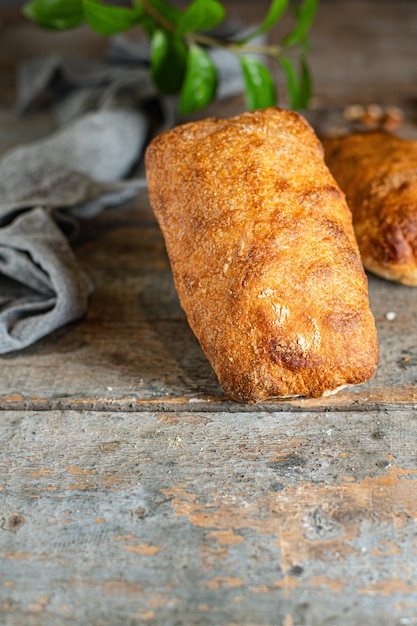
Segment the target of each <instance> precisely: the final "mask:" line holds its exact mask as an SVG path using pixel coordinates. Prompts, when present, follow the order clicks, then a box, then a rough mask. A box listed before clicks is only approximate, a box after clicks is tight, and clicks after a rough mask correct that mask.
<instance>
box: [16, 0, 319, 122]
mask: <svg viewBox="0 0 417 626" xmlns="http://www.w3.org/2000/svg"><path fill="white" fill-rule="evenodd" d="M318 2H319V0H297V2H296V3H295V4H294V5H293V7H292V8H293V9H294V11H293V12H292V14H293V21H294V25H293V30H292V31H291V32H290V33H289V35H287V36H286V37H284V38H283V39H282V40H281V41H279V42H274V43H265V44H256V43H253V40H254V38H255V37H256V36H257V35H261V34H262V33H266V32H267V31H269V30H270V29H271V27H272V26H273V25H274V24H276V23H277V22H278V21H279V20H280V19H281V17H282V15H283V14H284V12H285V11H286V10H287V9H288V7H289V6H290V3H291V0H269V8H268V11H267V13H266V15H265V17H264V19H263V21H262V22H261V24H260V25H259V26H258V27H257V28H256V29H255V30H253V32H252V33H251V34H250V35H246V36H245V37H242V38H241V39H239V40H230V39H221V38H218V37H216V36H212V35H209V34H207V33H210V32H213V29H214V28H215V27H216V26H218V25H219V24H221V23H222V22H223V21H224V19H225V16H226V12H225V7H224V3H222V2H220V1H219V0H191V2H190V3H189V5H188V6H187V8H186V9H185V10H184V11H179V10H178V9H176V8H175V6H174V5H173V3H172V2H170V1H169V0H133V7H132V8H126V7H121V6H118V5H114V4H112V3H111V2H110V3H109V2H108V1H107V0H105V1H103V0H29V1H28V2H26V4H25V6H24V8H23V11H24V13H25V15H26V16H27V17H29V18H30V19H33V20H34V21H35V22H37V23H38V24H39V25H40V26H43V27H45V28H52V29H58V30H63V29H67V28H74V27H75V26H78V25H80V24H82V23H83V22H87V23H88V24H89V26H90V27H91V28H92V29H93V30H94V31H95V32H97V33H100V34H101V35H105V36H110V35H114V34H116V33H119V32H123V31H126V30H128V29H130V28H132V27H133V26H136V25H141V26H142V27H143V29H144V30H145V32H146V34H147V35H148V37H149V39H150V44H151V46H150V50H151V53H150V71H151V75H152V79H153V82H154V85H155V87H156V89H157V91H158V92H159V93H160V94H163V95H178V96H179V110H180V112H181V113H184V114H187V113H190V112H192V111H197V110H199V109H202V108H204V107H205V106H207V105H208V104H209V103H210V102H211V101H212V100H213V99H214V98H215V96H216V92H217V86H218V78H219V69H218V68H217V67H216V65H215V63H214V60H213V58H212V56H211V55H210V54H209V51H208V48H210V49H212V50H213V49H214V50H215V49H219V48H221V49H224V50H228V51H230V52H231V53H232V54H235V55H236V56H237V58H238V59H239V64H240V68H241V72H242V77H243V83H244V92H245V97H246V102H247V106H248V107H249V108H264V107H267V106H274V105H275V104H276V100H277V97H276V95H277V94H276V85H275V81H274V78H273V76H272V74H271V72H270V70H269V69H268V67H267V65H266V63H265V61H264V58H263V57H267V58H272V59H274V61H276V62H277V64H278V67H280V69H281V71H283V73H284V76H285V79H286V86H287V92H288V94H289V96H290V106H291V108H294V109H303V108H305V107H306V106H307V104H308V101H309V98H310V95H311V76H310V72H309V68H308V65H307V59H306V50H307V35H308V32H309V29H310V26H311V24H312V21H313V19H314V16H315V12H316V9H317V6H318Z"/></svg>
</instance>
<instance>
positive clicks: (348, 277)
mask: <svg viewBox="0 0 417 626" xmlns="http://www.w3.org/2000/svg"><path fill="white" fill-rule="evenodd" d="M146 168H147V176H148V189H149V197H150V201H151V204H152V206H153V209H154V211H155V215H156V217H157V219H158V221H159V223H160V226H161V229H162V232H163V234H164V237H165V242H166V246H167V251H168V255H169V257H170V262H171V267H172V271H173V275H174V280H175V284H176V287H177V290H178V294H179V297H180V301H181V304H182V306H183V308H184V310H185V312H186V314H187V317H188V320H189V323H190V326H191V328H192V329H193V331H194V333H195V335H196V336H197V338H198V339H199V341H200V344H201V346H202V348H203V350H204V352H205V353H206V355H207V358H208V359H209V361H210V363H211V364H212V366H213V369H214V371H215V372H216V374H217V376H218V378H219V381H220V383H221V384H222V386H223V387H224V389H225V390H226V392H227V393H228V394H229V395H230V396H231V397H232V398H234V399H235V400H239V401H246V402H256V401H260V400H265V399H268V398H274V397H290V396H297V395H301V396H321V395H323V394H327V393H331V392H333V391H336V390H337V389H338V388H339V387H341V386H343V385H349V384H359V383H362V382H364V381H366V380H368V379H369V378H370V377H371V376H372V375H373V373H374V371H375V369H376V366H377V362H378V345H377V338H376V331H375V324H374V319H373V316H372V314H371V312H370V309H369V302H368V291H367V280H366V276H365V273H364V270H363V267H362V264H361V262H360V257H359V251H358V249H357V245H356V241H355V237H354V233H353V228H352V223H351V215H350V211H349V209H348V207H347V205H346V203H345V201H344V198H343V194H342V193H341V192H340V190H339V188H338V186H337V184H336V183H335V181H334V179H333V177H332V176H331V174H330V172H329V171H328V169H327V167H326V166H325V165H324V162H323V151H322V147H321V144H320V143H319V141H318V139H317V137H316V136H315V134H314V133H313V131H312V129H311V128H310V126H309V125H308V124H307V122H306V121H305V120H304V119H303V118H302V117H301V116H299V115H298V114H296V113H293V112H289V111H283V110H279V109H275V108H271V109H266V110H262V111H254V112H250V113H244V114H242V115H239V116H237V117H234V118H231V119H228V120H221V119H207V120H204V121H200V122H195V123H189V124H185V125H182V126H179V127H176V128H174V129H173V130H170V131H167V132H165V133H163V134H161V135H159V136H158V137H157V138H156V139H155V140H154V141H153V142H152V143H151V145H150V146H149V148H148V150H147V153H146Z"/></svg>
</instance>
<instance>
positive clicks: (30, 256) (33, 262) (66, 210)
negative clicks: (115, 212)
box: [0, 109, 149, 353]
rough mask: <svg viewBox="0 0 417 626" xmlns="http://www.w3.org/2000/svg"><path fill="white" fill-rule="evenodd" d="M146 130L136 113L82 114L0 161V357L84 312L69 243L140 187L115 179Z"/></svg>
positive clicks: (84, 287) (83, 284) (87, 286)
mask: <svg viewBox="0 0 417 626" xmlns="http://www.w3.org/2000/svg"><path fill="white" fill-rule="evenodd" d="M148 132H149V125H148V122H147V120H146V117H145V116H144V114H142V113H141V112H137V111H131V110H125V109H117V110H104V111H97V112H94V113H88V114H86V115H84V116H82V117H81V118H80V119H78V120H76V121H74V122H72V123H71V124H69V125H68V126H66V127H65V128H64V129H62V130H59V131H57V132H56V133H54V134H52V135H51V136H50V137H48V138H46V139H42V140H40V141H37V142H34V143H32V144H28V145H22V146H18V147H16V148H14V149H12V150H10V151H8V152H7V153H6V154H5V155H4V156H3V158H2V159H1V161H0V353H6V352H10V351H12V350H18V349H21V348H24V347H26V346H28V345H30V344H32V343H33V342H34V341H37V340H38V339H40V338H41V337H43V336H44V335H46V334H48V333H50V332H51V331H53V330H55V329H56V328H59V327H60V326H62V325H63V324H66V323H68V322H70V321H73V320H75V319H77V318H79V317H81V316H82V315H84V313H85V312H86V310H87V304H88V295H89V293H90V292H91V288H92V286H91V283H90V281H89V279H88V277H87V276H86V275H85V273H84V272H83V271H82V269H81V268H80V267H79V265H78V263H77V261H76V259H75V256H74V253H73V251H72V249H71V247H70V244H69V242H68V236H69V235H70V234H71V233H72V234H74V231H75V230H76V228H77V224H78V221H77V220H78V219H79V218H87V217H92V216H94V215H96V214H97V213H99V212H100V211H101V210H102V209H103V208H105V207H106V206H114V205H117V204H119V203H121V202H125V201H126V200H128V199H129V198H132V197H133V196H134V195H135V194H137V192H138V190H139V189H141V188H143V187H144V186H145V181H144V180H143V179H130V180H120V179H121V178H122V177H123V176H126V174H127V173H128V172H129V170H130V169H131V167H132V166H133V164H134V163H135V161H136V160H137V158H138V157H139V155H140V153H141V151H142V149H143V146H144V144H145V141H146V138H147V136H148Z"/></svg>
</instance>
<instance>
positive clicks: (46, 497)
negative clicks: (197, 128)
mask: <svg viewBox="0 0 417 626" xmlns="http://www.w3.org/2000/svg"><path fill="white" fill-rule="evenodd" d="M228 4H229V3H228ZM266 7H267V3H266V2H264V3H254V2H249V1H245V2H244V1H243V0H242V1H239V2H238V3H237V2H230V9H229V10H230V13H231V14H233V13H234V14H235V15H236V14H237V15H241V17H242V19H244V20H246V21H247V22H253V21H254V19H255V18H257V16H259V11H260V10H261V9H262V11H263V10H264V9H266ZM416 17H417V4H416V3H414V2H409V1H406V0H398V1H397V0H384V2H377V1H372V0H366V1H365V0H364V1H361V2H359V1H358V0H355V1H354V2H351V0H343V1H338V2H334V1H333V0H330V1H329V0H322V2H321V3H320V9H319V16H318V19H317V20H316V24H315V27H314V30H313V33H312V50H311V55H310V58H311V61H312V69H313V73H314V78H315V86H316V87H315V93H316V96H315V99H314V101H313V105H314V107H315V110H314V111H312V120H313V123H317V125H318V126H321V123H323V125H324V127H326V128H328V127H329V126H332V125H336V126H337V125H338V124H339V122H340V119H341V115H342V111H343V107H344V106H345V105H347V104H351V103H352V102H362V103H367V102H372V101H377V102H381V103H394V104H398V105H400V106H401V107H402V108H403V110H404V111H405V112H406V123H405V124H404V126H402V127H401V129H400V132H401V133H404V136H406V137H407V136H410V137H417V126H416V123H415V120H416V106H415V80H414V79H415V24H416ZM53 47H55V48H56V49H57V50H58V52H62V53H63V54H69V53H71V52H75V53H78V54H79V55H82V54H88V55H89V56H93V57H96V58H97V57H99V56H100V54H101V52H102V50H103V40H102V39H100V38H98V37H96V36H95V35H92V36H88V35H87V32H86V30H85V29H84V30H83V31H82V32H81V31H80V33H79V36H77V37H74V33H73V32H70V33H66V34H62V35H57V34H54V35H52V34H50V33H42V32H39V31H36V29H35V28H34V27H33V25H31V24H28V23H24V24H23V23H22V20H21V18H19V17H18V15H17V12H16V11H15V10H10V11H4V10H3V9H1V10H0V52H1V54H0V149H3V148H4V147H6V146H8V145H11V144H13V143H16V142H17V141H19V140H20V141H21V140H24V139H25V138H26V139H32V138H35V137H37V136H39V135H41V134H44V133H47V132H49V130H50V129H51V127H52V120H51V118H50V116H48V115H45V114H43V113H41V112H38V113H33V117H29V118H24V119H21V120H17V119H16V118H14V115H13V111H12V109H11V106H12V103H13V101H14V99H13V98H14V87H15V70H16V64H17V63H18V62H19V61H21V60H23V59H24V58H28V57H31V56H33V55H35V54H37V53H41V54H43V53H47V52H49V51H50V50H51V48H53ZM274 71H275V70H274ZM276 78H277V80H278V82H279V84H280V85H281V84H282V75H281V74H280V73H279V72H278V71H277V72H276ZM280 90H281V93H282V87H281V86H280ZM243 108H244V102H243V99H242V98H240V97H239V98H233V99H231V100H228V101H227V102H222V103H220V104H218V103H217V104H215V105H213V106H212V107H210V109H209V111H208V113H209V114H214V115H218V116H230V115H235V114H236V113H238V112H240V111H241V110H243ZM75 249H76V254H77V257H78V258H79V260H80V262H81V263H82V265H83V267H84V269H85V270H86V271H87V272H88V273H89V275H90V276H91V277H92V279H93V281H94V283H95V286H96V289H95V292H94V294H93V296H92V298H91V302H90V307H89V311H88V315H87V316H86V318H85V319H84V320H82V321H80V322H79V323H77V324H73V325H71V326H68V327H66V328H63V329H61V330H60V331H58V332H56V333H54V334H53V335H51V336H50V337H47V338H45V339H44V340H43V341H41V342H39V343H37V344H36V345H35V346H32V347H31V348H28V349H26V350H24V351H23V352H21V353H17V354H10V355H8V356H3V357H1V359H0V371H1V376H0V623H1V624H4V625H5V626H40V625H42V626H61V625H62V626H65V625H67V624H68V626H73V625H77V626H78V625H80V626H81V625H82V626H119V625H120V626H126V625H127V626H139V625H140V626H142V625H144V624H145V625H146V624H149V625H150V626H193V625H196V626H197V625H198V626H200V625H201V626H237V625H239V626H257V625H259V626H261V625H262V626H336V625H337V626H358V625H359V624H361V625H362V624H363V625H366V626H417V618H416V615H417V608H416V607H417V568H416V537H417V528H416V520H417V510H416V502H417V482H416V476H417V474H416V472H417V463H416V451H415V441H416V435H415V433H416V415H417V413H416V410H417V311H416V298H417V292H416V291H415V290H413V289H412V288H408V287H404V286H401V285H394V284H390V283H388V282H385V281H383V280H381V279H377V278H374V277H369V290H370V301H371V308H372V310H373V313H374V315H375V317H376V323H377V330H378V337H379V342H380V348H381V361H380V365H379V368H378V370H377V373H376V375H375V377H374V378H373V379H372V380H371V381H370V382H369V383H368V384H366V385H364V386H362V387H360V388H358V389H355V390H345V391H342V392H340V393H339V394H337V395H335V396H333V397H331V398H327V399H326V400H323V399H318V400H308V401H306V400H302V399H299V400H291V401H281V402H279V403H276V402H271V403H265V404H262V405H261V406H255V407H249V406H247V405H241V404H238V403H234V402H230V401H229V400H228V399H227V398H225V396H224V393H223V391H222V389H221V388H220V386H219V385H218V383H217V380H216V378H215V376H214V374H213V372H212V370H211V368H210V367H209V365H208V363H207V360H206V359H205V357H204V355H203V353H202V351H201V349H200V347H199V345H198V343H197V341H196V340H195V338H194V336H193V334H192V333H191V331H190V329H189V327H188V325H187V323H186V320H185V317H184V314H183V312H182V311H181V309H180V307H179V304H178V299H177V296H176V293H175V290H174V286H173V282H172V276H171V272H170V268H169V265H168V262H167V257H166V254H165V250H164V245H163V240H162V236H161V234H160V231H159V229H158V227H157V225H156V221H155V219H154V217H153V215H152V212H151V210H150V208H149V205H148V203H147V200H146V196H145V195H142V196H140V197H139V198H138V201H137V203H136V205H134V206H131V207H129V208H126V209H124V210H118V211H107V212H106V213H105V214H103V215H102V216H101V217H99V218H97V219H94V220H92V221H91V222H87V223H85V224H84V225H83V226H82V229H81V237H80V239H79V241H78V243H77V244H76V248H75ZM0 289H1V285H0ZM389 312H394V313H396V316H395V318H394V319H393V320H391V321H390V320H389V319H388V318H387V316H386V315H387V313H389Z"/></svg>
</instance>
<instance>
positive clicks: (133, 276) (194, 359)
mask: <svg viewBox="0 0 417 626" xmlns="http://www.w3.org/2000/svg"><path fill="white" fill-rule="evenodd" d="M76 253H77V256H78V258H79V259H80V261H81V262H82V264H83V266H84V268H85V269H86V271H87V272H88V274H89V275H90V276H91V277H92V279H93V281H94V284H95V292H94V294H93V296H92V298H91V302H90V306H89V310H88V315H87V317H86V319H84V320H82V321H81V322H79V323H77V324H74V325H72V326H70V327H67V328H64V329H61V330H60V331H58V332H56V333H54V334H52V335H51V336H49V337H47V338H45V339H44V340H42V341H40V342H38V343H37V344H36V345H34V346H32V347H30V348H28V349H26V350H24V351H22V352H19V353H12V354H9V355H5V356H3V357H1V363H2V366H3V367H2V376H1V379H0V407H1V408H2V409H12V408H14V409H23V408H27V409H31V408H33V409H36V410H47V409H71V408H74V409H81V410H83V409H98V410H106V409H107V408H111V410H121V411H130V410H145V409H150V410H152V409H153V408H158V409H159V410H174V411H175V410H201V409H204V410H215V411H218V410H221V407H222V406H223V405H224V408H225V409H226V408H227V409H228V410H242V406H244V407H245V408H244V410H248V411H251V410H253V408H251V407H250V406H249V405H239V404H235V403H232V402H231V401H230V400H229V399H228V398H227V397H226V396H225V394H224V392H223V390H222V389H221V387H220V386H219V384H218V382H217V379H216V377H215V375H214V373H213V371H212V369H211V367H210V366H209V364H208V362H207V360H206V358H205V356H204V355H203V353H202V351H201V348H200V346H199V345H198V342H197V341H196V339H195V337H194V335H193V334H192V332H191V331H190V329H189V327H188V324H187V322H186V319H185V316H184V313H183V311H182V310H181V308H180V305H179V302H178V298H177V295H176V292H175V288H174V285H173V281H172V274H171V270H170V267H169V263H168V260H167V257H166V253H165V248H164V243H163V239H162V235H161V233H160V230H159V228H158V227H157V224H156V222H155V219H154V217H153V215H152V213H151V211H150V208H149V206H148V203H147V200H146V196H145V195H143V196H142V197H141V198H140V200H139V202H138V205H137V206H136V207H132V208H131V209H130V210H129V209H126V210H124V211H109V212H107V213H106V214H103V215H102V216H100V217H99V218H97V219H95V220H94V221H92V222H90V223H86V224H85V225H84V229H83V233H82V238H81V239H80V241H79V242H78V244H77V247H76ZM369 292H370V303H371V309H372V312H373V313H374V315H375V318H376V324H377V332H378V339H379V343H380V365H379V367H378V370H377V372H376V375H375V376H374V377H373V379H372V380H371V381H370V382H369V383H366V384H365V385H363V386H360V387H358V388H354V389H350V390H349V389H347V390H344V391H341V392H340V393H338V394H336V395H334V396H331V397H328V398H318V399H293V400H285V401H279V402H268V403H263V404H262V408H265V409H266V410H269V411H271V410H272V411H281V410H292V409H294V410H300V409H301V410H330V409H337V410H345V409H347V408H349V407H353V408H357V409H361V410H366V409H373V408H376V407H381V408H387V406H389V408H400V407H406V408H415V407H416V406H417V387H416V381H417V309H416V307H415V301H416V297H417V295H416V292H415V290H413V289H412V288H410V287H405V286H401V285H395V284H392V283H388V282H387V281H383V280H381V279H378V278H375V277H372V276H370V277H369ZM388 312H395V313H396V317H395V319H394V320H392V321H390V320H388V319H387V317H386V314H387V313H388ZM258 408H259V407H258Z"/></svg>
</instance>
